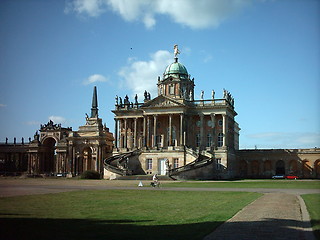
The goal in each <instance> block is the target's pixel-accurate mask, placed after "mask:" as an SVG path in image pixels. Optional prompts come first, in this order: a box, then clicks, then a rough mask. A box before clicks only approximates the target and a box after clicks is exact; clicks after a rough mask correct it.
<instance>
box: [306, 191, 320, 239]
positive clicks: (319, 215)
mask: <svg viewBox="0 0 320 240" xmlns="http://www.w3.org/2000/svg"><path fill="white" fill-rule="evenodd" d="M302 198H303V200H304V201H305V203H306V205H307V209H308V212H309V214H310V218H311V224H312V228H313V231H314V233H315V235H316V237H317V239H320V194H307V195H302Z"/></svg>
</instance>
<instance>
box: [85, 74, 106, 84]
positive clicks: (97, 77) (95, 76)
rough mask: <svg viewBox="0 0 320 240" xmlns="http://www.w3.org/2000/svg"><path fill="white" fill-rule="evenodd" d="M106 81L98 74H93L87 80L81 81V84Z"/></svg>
mask: <svg viewBox="0 0 320 240" xmlns="http://www.w3.org/2000/svg"><path fill="white" fill-rule="evenodd" d="M107 81H108V79H107V78H106V77H105V76H102V75H100V74H93V75H91V76H89V77H88V78H87V79H85V80H84V81H83V84H85V85H88V84H91V83H95V82H107Z"/></svg>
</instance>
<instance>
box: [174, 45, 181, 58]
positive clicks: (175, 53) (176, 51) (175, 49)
mask: <svg viewBox="0 0 320 240" xmlns="http://www.w3.org/2000/svg"><path fill="white" fill-rule="evenodd" d="M173 50H174V57H175V58H177V57H178V54H180V51H179V49H178V44H175V45H174V46H173Z"/></svg>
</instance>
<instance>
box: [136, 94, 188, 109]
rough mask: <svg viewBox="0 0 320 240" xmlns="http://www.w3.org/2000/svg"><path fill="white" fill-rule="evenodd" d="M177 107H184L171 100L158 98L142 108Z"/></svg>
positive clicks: (180, 103)
mask: <svg viewBox="0 0 320 240" xmlns="http://www.w3.org/2000/svg"><path fill="white" fill-rule="evenodd" d="M178 106H185V104H183V103H182V102H180V101H178V100H175V99H173V98H169V97H166V96H162V95H161V96H158V97H156V98H154V99H152V100H150V101H148V102H146V103H145V104H143V105H142V107H148V108H149V107H151V108H152V107H178Z"/></svg>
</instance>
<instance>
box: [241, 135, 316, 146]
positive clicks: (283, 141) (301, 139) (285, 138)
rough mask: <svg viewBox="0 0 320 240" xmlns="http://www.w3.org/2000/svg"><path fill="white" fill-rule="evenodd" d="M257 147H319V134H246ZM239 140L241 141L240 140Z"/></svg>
mask: <svg viewBox="0 0 320 240" xmlns="http://www.w3.org/2000/svg"><path fill="white" fill-rule="evenodd" d="M246 137H247V138H248V139H251V140H252V141H255V142H256V143H255V144H256V145H257V147H258V148H313V147H320V134H319V133H308V132H292V133H290V132H265V133H257V134H251V135H247V136H246ZM240 142H241V141H240Z"/></svg>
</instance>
